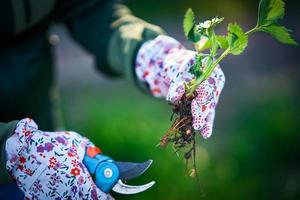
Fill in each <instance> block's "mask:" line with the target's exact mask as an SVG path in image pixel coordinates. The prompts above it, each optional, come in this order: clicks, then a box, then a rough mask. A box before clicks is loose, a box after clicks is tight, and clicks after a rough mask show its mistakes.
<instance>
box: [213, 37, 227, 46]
mask: <svg viewBox="0 0 300 200" xmlns="http://www.w3.org/2000/svg"><path fill="white" fill-rule="evenodd" d="M216 37H217V41H218V43H219V46H220V47H221V48H222V49H227V47H228V41H227V39H226V37H225V36H223V35H217V36H216Z"/></svg>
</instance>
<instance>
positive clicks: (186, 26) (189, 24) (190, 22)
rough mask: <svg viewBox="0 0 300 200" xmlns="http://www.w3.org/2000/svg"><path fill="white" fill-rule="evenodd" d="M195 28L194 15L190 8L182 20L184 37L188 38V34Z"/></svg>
mask: <svg viewBox="0 0 300 200" xmlns="http://www.w3.org/2000/svg"><path fill="white" fill-rule="evenodd" d="M194 27H195V15H194V12H193V10H192V9H191V8H189V9H188V10H187V11H186V13H185V15H184V19H183V32H184V35H185V36H186V37H187V38H188V37H189V34H190V32H191V31H192V30H193V29H194Z"/></svg>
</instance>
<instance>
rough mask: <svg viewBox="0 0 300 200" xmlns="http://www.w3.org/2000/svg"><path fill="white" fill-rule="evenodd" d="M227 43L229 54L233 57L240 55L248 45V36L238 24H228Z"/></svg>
mask: <svg viewBox="0 0 300 200" xmlns="http://www.w3.org/2000/svg"><path fill="white" fill-rule="evenodd" d="M227 29H228V36H227V38H226V39H227V41H228V45H229V53H231V54H233V55H239V54H241V53H242V52H243V51H244V50H245V48H246V47H247V44H248V36H247V35H246V34H245V32H244V31H243V29H242V28H241V27H240V26H239V25H238V24H236V23H235V24H231V23H230V24H228V27H227Z"/></svg>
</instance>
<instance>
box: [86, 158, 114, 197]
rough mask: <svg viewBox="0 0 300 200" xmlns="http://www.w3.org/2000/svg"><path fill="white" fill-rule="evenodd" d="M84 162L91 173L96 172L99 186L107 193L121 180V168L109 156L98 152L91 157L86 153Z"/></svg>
mask: <svg viewBox="0 0 300 200" xmlns="http://www.w3.org/2000/svg"><path fill="white" fill-rule="evenodd" d="M83 164H84V165H85V166H86V167H87V169H88V170H89V172H90V173H91V174H95V177H96V180H95V183H96V185H97V187H98V188H99V189H100V190H101V191H103V192H105V193H108V192H109V191H110V190H111V189H112V188H113V187H114V185H115V184H116V183H117V181H118V180H119V176H120V172H119V169H118V167H117V166H116V165H115V164H114V161H113V160H112V159H111V158H110V157H108V156H105V155H102V154H97V155H96V156H95V157H94V158H91V157H89V156H88V155H85V156H84V159H83Z"/></svg>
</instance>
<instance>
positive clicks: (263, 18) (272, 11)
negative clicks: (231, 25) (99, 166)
mask: <svg viewBox="0 0 300 200" xmlns="http://www.w3.org/2000/svg"><path fill="white" fill-rule="evenodd" d="M284 6H285V3H284V1H283V0H260V2H259V7H258V22H257V24H258V26H263V25H270V24H273V23H276V22H277V21H278V20H279V19H282V18H283V17H284V10H285V9H284Z"/></svg>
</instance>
